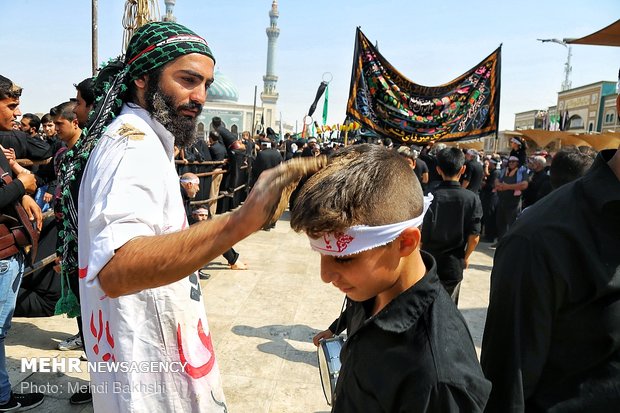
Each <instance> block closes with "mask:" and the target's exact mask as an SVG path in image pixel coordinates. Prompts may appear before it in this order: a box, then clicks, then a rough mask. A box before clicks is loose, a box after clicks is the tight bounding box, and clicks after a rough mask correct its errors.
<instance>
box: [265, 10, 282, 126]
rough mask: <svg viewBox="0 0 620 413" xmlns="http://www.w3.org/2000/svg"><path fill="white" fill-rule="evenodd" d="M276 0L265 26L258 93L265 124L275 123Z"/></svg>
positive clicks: (278, 33)
mask: <svg viewBox="0 0 620 413" xmlns="http://www.w3.org/2000/svg"><path fill="white" fill-rule="evenodd" d="M279 15H280V14H279V13H278V1H277V0H273V3H272V4H271V10H269V21H270V25H269V27H267V39H268V41H267V73H266V74H265V76H263V82H264V86H263V93H261V94H260V98H261V101H262V102H263V107H264V108H265V112H266V113H265V126H272V127H273V125H274V124H275V106H276V103H277V101H278V92H277V91H276V83H277V82H278V76H276V75H275V60H276V42H277V41H278V36H279V35H280V29H279V28H278V17H279Z"/></svg>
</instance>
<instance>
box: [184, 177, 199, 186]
mask: <svg viewBox="0 0 620 413" xmlns="http://www.w3.org/2000/svg"><path fill="white" fill-rule="evenodd" d="M180 181H181V182H182V183H184V184H196V185H199V184H200V179H198V178H181V179H180Z"/></svg>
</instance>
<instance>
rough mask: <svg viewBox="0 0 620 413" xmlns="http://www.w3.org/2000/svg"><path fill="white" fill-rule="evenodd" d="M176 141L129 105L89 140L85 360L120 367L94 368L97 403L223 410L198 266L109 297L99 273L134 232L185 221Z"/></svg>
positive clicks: (83, 256) (98, 406)
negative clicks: (96, 137)
mask: <svg viewBox="0 0 620 413" xmlns="http://www.w3.org/2000/svg"><path fill="white" fill-rule="evenodd" d="M173 145H174V138H173V136H172V134H170V133H169V132H168V131H167V130H166V129H165V128H164V127H163V126H162V125H161V124H160V123H158V122H156V121H155V120H153V119H151V118H150V116H149V114H148V113H147V112H146V111H145V110H144V109H142V108H140V107H137V106H134V105H131V106H128V105H125V106H124V107H123V110H122V112H121V114H120V115H119V116H118V117H117V118H116V119H114V121H113V122H112V123H111V124H110V125H109V127H108V129H107V131H106V133H105V134H104V135H103V136H102V138H101V139H100V141H99V143H98V144H97V146H96V147H95V148H94V149H93V151H92V153H91V156H90V159H89V160H88V163H87V166H86V169H85V172H84V177H83V179H82V183H81V186H80V195H79V204H78V205H79V208H78V216H79V227H78V228H79V229H78V242H79V266H80V298H81V300H80V301H81V309H82V320H83V321H82V322H83V323H84V341H85V343H84V345H85V349H86V353H87V355H88V360H89V363H92V362H107V363H102V364H101V365H102V366H105V367H108V368H110V369H114V368H118V369H119V370H123V371H117V372H113V371H112V372H109V371H106V369H105V368H102V369H99V370H100V371H98V372H93V371H91V389H92V391H93V403H94V408H95V411H97V412H106V413H107V412H148V413H155V412H158V413H159V412H224V411H226V405H225V400H224V393H223V391H222V385H221V379H220V372H219V368H218V365H217V362H216V361H215V354H214V352H213V345H212V342H211V335H210V331H209V325H208V323H207V317H206V313H205V308H204V303H203V300H202V294H201V290H200V285H199V282H198V276H197V274H196V273H194V274H191V275H189V276H188V277H185V278H183V279H181V280H179V281H177V282H175V283H172V284H169V285H166V286H163V287H159V288H152V289H148V290H143V291H140V292H138V293H135V294H130V295H125V296H122V297H119V298H109V297H107V296H106V295H105V293H104V292H103V290H102V289H101V287H100V284H99V279H98V274H99V271H100V270H101V269H102V268H103V267H104V266H105V265H106V264H107V262H108V261H109V260H110V259H111V258H112V256H113V255H114V251H115V250H117V249H118V248H120V247H122V246H123V245H124V244H125V243H126V242H128V241H129V240H131V239H133V238H135V237H138V236H151V235H160V234H167V233H171V232H176V231H180V230H183V229H185V228H187V226H188V225H187V219H186V216H185V209H184V207H183V201H182V198H181V193H180V187H179V177H178V175H177V173H176V170H175V167H174V160H173V158H174V155H173V148H174V146H173ZM175 259H183V258H182V257H175ZM145 264H148V263H145ZM145 268H147V271H148V265H145ZM151 361H153V362H161V365H159V366H155V367H153V366H152V365H149V364H148V362H151ZM186 363H187V364H186ZM181 364H182V365H181ZM123 366H124V367H123ZM166 369H168V370H169V371H166ZM136 370H137V371H136ZM140 370H150V371H149V372H141V371H140ZM153 370H155V371H153Z"/></svg>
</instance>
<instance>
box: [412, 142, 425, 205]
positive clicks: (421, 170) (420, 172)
mask: <svg viewBox="0 0 620 413" xmlns="http://www.w3.org/2000/svg"><path fill="white" fill-rule="evenodd" d="M409 149H410V150H411V154H412V155H413V157H414V159H415V167H414V168H413V171H414V172H415V175H416V176H417V177H418V180H419V181H420V185H422V192H424V195H427V194H428V180H429V172H428V165H427V164H426V162H424V160H422V159H420V147H418V146H416V145H411V147H410V148H409Z"/></svg>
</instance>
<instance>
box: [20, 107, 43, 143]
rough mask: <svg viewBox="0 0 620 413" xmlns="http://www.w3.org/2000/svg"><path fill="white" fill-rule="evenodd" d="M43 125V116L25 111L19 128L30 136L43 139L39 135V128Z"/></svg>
mask: <svg viewBox="0 0 620 413" xmlns="http://www.w3.org/2000/svg"><path fill="white" fill-rule="evenodd" d="M40 127H41V118H39V117H38V116H37V115H35V114H34V113H24V115H23V116H22V119H21V120H20V121H19V129H20V130H21V131H22V132H24V133H26V134H28V135H29V136H31V137H33V138H36V139H41V138H40V136H39V128H40Z"/></svg>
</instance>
